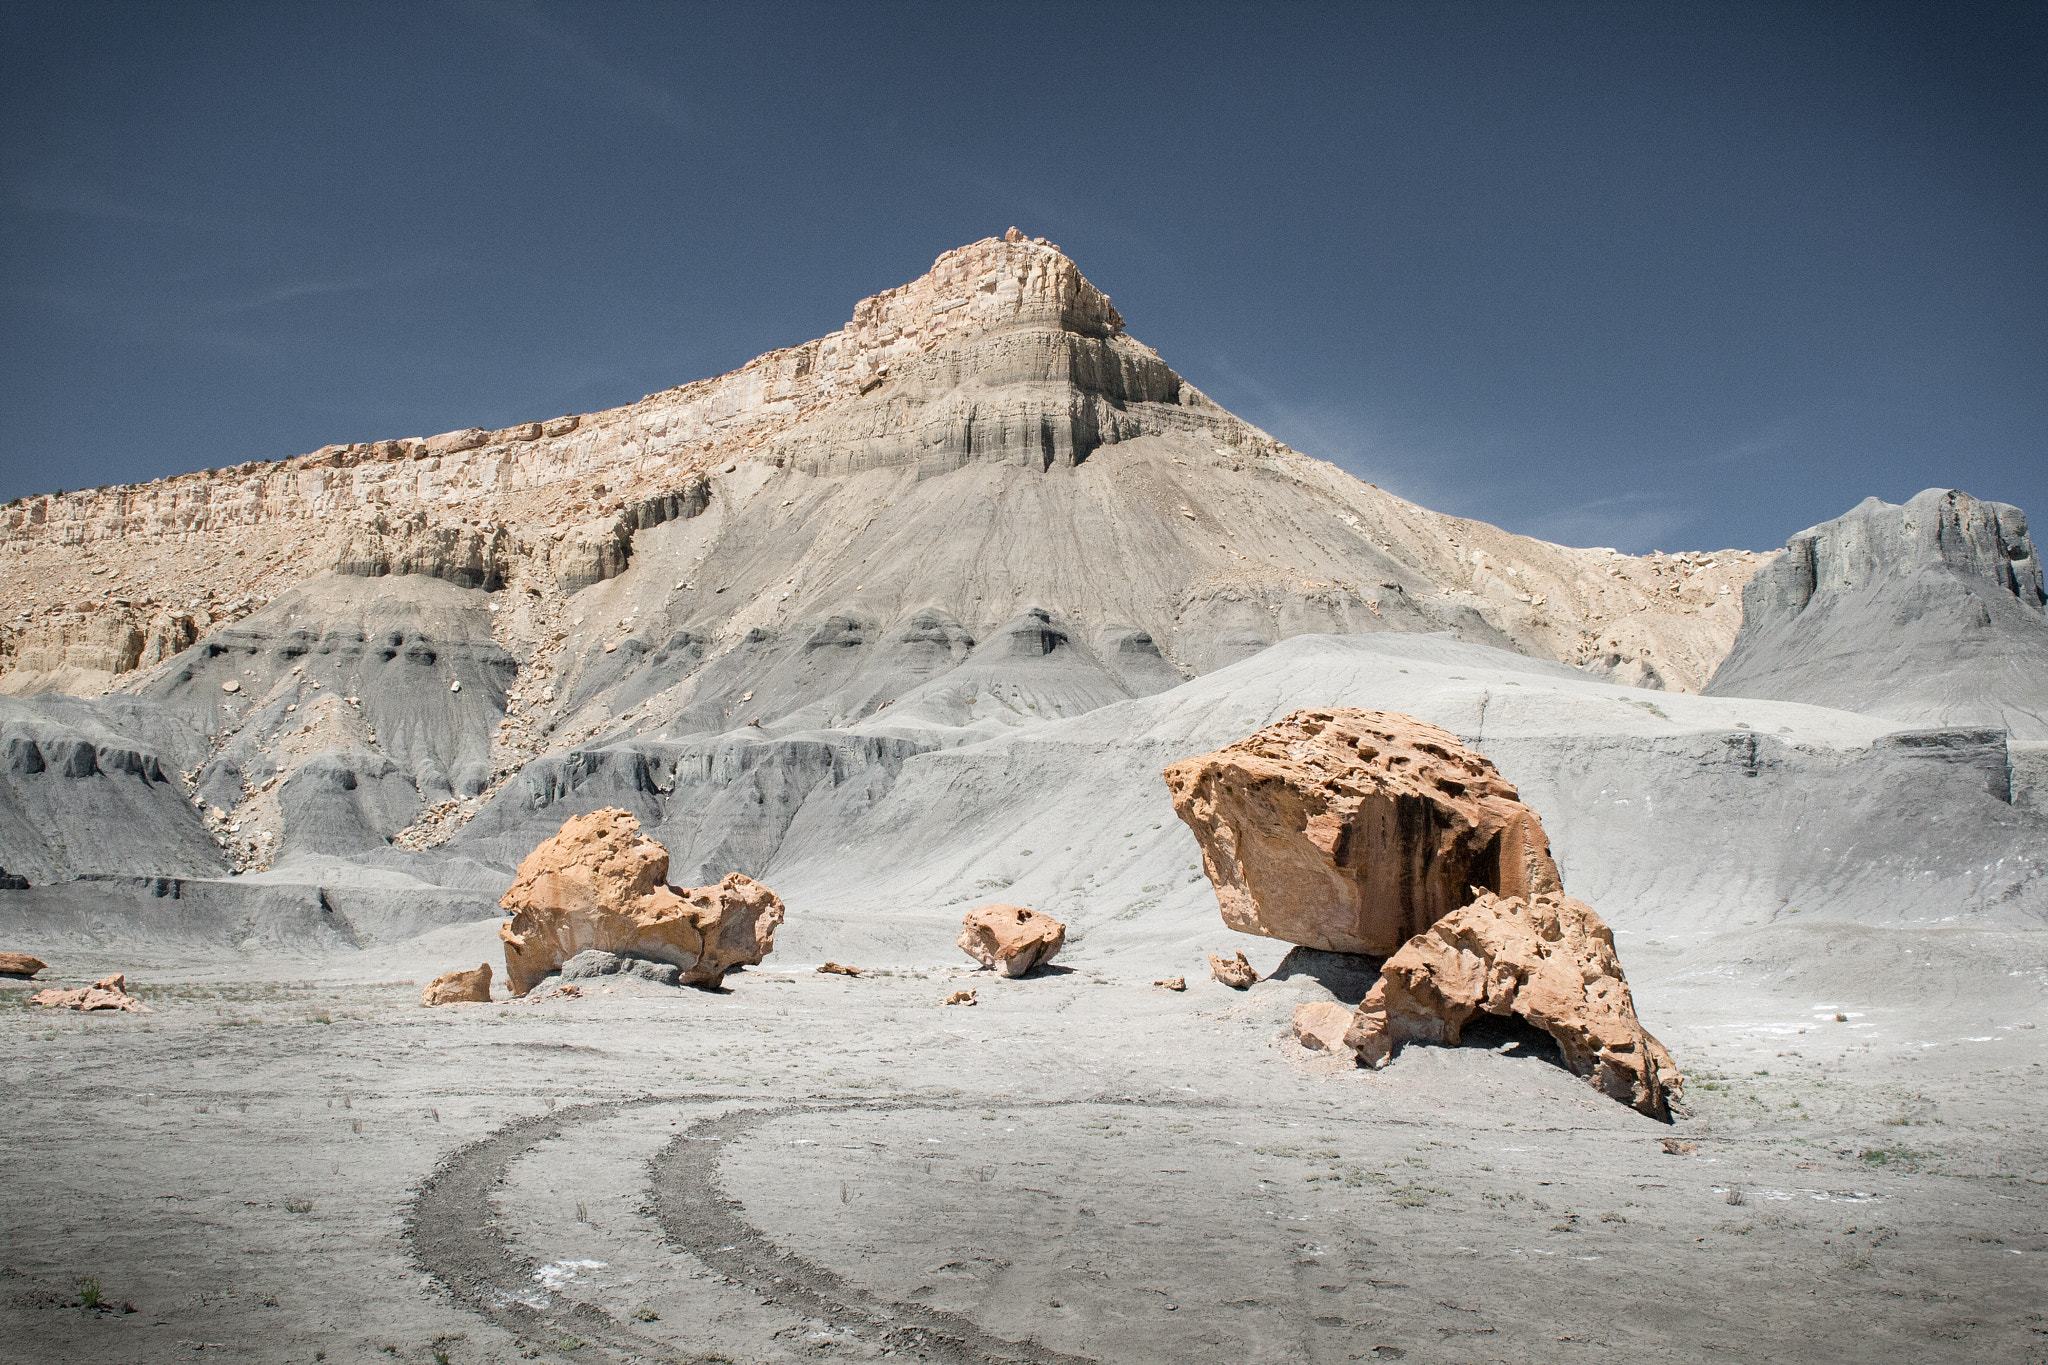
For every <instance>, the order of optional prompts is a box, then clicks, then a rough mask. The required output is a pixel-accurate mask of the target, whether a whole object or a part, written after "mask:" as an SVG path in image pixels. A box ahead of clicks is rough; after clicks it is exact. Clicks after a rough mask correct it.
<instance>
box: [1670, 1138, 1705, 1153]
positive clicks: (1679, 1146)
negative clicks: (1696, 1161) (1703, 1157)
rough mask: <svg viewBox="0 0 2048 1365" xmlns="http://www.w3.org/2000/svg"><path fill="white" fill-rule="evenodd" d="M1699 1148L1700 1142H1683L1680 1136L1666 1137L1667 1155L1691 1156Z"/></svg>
mask: <svg viewBox="0 0 2048 1365" xmlns="http://www.w3.org/2000/svg"><path fill="white" fill-rule="evenodd" d="M1698 1150H1699V1144H1697V1143H1692V1142H1683V1141H1680V1140H1679V1139H1678V1138H1665V1139H1664V1155H1666V1156H1691V1155H1692V1154H1693V1153H1694V1152H1697V1151H1698Z"/></svg>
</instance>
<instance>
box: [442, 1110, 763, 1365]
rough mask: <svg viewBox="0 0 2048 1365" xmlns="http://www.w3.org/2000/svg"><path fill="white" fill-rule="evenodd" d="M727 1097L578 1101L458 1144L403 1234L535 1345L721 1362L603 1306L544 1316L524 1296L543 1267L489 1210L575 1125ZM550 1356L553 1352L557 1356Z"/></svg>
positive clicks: (472, 1303) (461, 1298)
mask: <svg viewBox="0 0 2048 1365" xmlns="http://www.w3.org/2000/svg"><path fill="white" fill-rule="evenodd" d="M727 1098H729V1097H727V1096H724V1095H662V1096H657V1095H643V1096H640V1097H638V1098H636V1099H630V1100H601V1101H598V1102H596V1103H593V1104H579V1105H573V1106H571V1107H569V1108H566V1109H558V1110H555V1111H554V1112H552V1113H548V1114H543V1115H536V1116H534V1117H532V1118H525V1119H515V1120H513V1121H512V1122H511V1123H508V1124H506V1125H505V1126H504V1127H502V1128H500V1129H498V1130H497V1131H496V1132H494V1133H492V1134H491V1135H490V1136H488V1137H485V1138H482V1139H479V1140H478V1141H476V1142H472V1143H469V1144H468V1145H466V1146H463V1147H458V1148H456V1149H455V1151H453V1152H451V1153H450V1154H449V1155H448V1156H447V1157H445V1158H444V1159H443V1160H442V1162H441V1164H440V1165H439V1166H437V1167H435V1168H434V1172H433V1174H432V1175H430V1176H428V1177H427V1178H426V1180H424V1181H423V1182H421V1184H420V1190H419V1193H418V1194H417V1195H415V1196H414V1197H413V1201H412V1208H411V1211H410V1213H409V1215H408V1217H407V1218H406V1225H405V1231H404V1234H403V1235H404V1238H405V1240H406V1241H408V1242H410V1243H411V1244H412V1253H413V1258H414V1259H415V1260H416V1261H418V1262H419V1265H420V1268H421V1269H423V1270H425V1271H426V1272H427V1274H429V1275H431V1276H432V1277H433V1278H434V1279H435V1280H436V1281H438V1282H439V1283H440V1285H441V1287H442V1288H443V1289H444V1290H445V1291H446V1292H447V1294H448V1296H449V1297H450V1298H452V1299H454V1301H455V1302H456V1303H457V1304H459V1305H460V1306H462V1307H464V1308H467V1309H468V1310H469V1311H471V1312H473V1313H475V1314H477V1315H478V1316H479V1317H482V1318H484V1319H486V1320H488V1321H490V1322H492V1323H495V1324H496V1325H498V1326H499V1327H502V1328H503V1329H505V1330H506V1331H507V1332H510V1333H512V1334H514V1335H515V1336H521V1337H528V1338H534V1339H537V1340H538V1339H546V1338H548V1337H550V1336H551V1335H552V1337H553V1338H554V1339H555V1340H556V1341H558V1342H559V1340H560V1338H561V1337H562V1336H564V1335H575V1336H578V1337H582V1338H583V1339H585V1340H586V1341H592V1342H596V1343H598V1344H600V1345H603V1346H607V1347H610V1348H611V1349H613V1350H615V1351H619V1352H621V1353H623V1354H625V1355H627V1356H630V1357H638V1358H641V1359H646V1360H657V1361H673V1362H679V1363H680V1365H700V1363H701V1362H707V1361H710V1360H714V1359H717V1360H722V1359H724V1357H707V1356H701V1355H697V1354H694V1353H691V1352H687V1351H682V1350H679V1349H677V1348H676V1347H674V1346H671V1345H669V1344H668V1343H666V1342H662V1341H656V1340H655V1339H654V1338H652V1337H648V1336H644V1335H642V1334H640V1333H638V1332H633V1331H630V1330H628V1329H627V1328H626V1327H625V1326H624V1325H623V1324H622V1323H620V1322H619V1321H618V1320H617V1319H616V1318H614V1317H612V1315H611V1314H609V1313H607V1312H605V1311H604V1310H603V1309H602V1308H599V1307H597V1306H596V1305H595V1304H590V1303H575V1302H570V1301H564V1302H563V1303H562V1304H561V1305H560V1306H559V1308H555V1307H550V1308H549V1309H547V1310H546V1311H542V1310H539V1309H535V1308H533V1307H530V1306H529V1305H527V1304H525V1303H522V1302H520V1301H519V1299H518V1298H516V1297H515V1295H516V1294H518V1293H520V1292H524V1291H526V1290H528V1289H529V1287H530V1286H531V1285H532V1284H533V1276H534V1272H535V1271H536V1270H537V1269H538V1268H539V1263H538V1262H536V1261H534V1260H533V1259H532V1258H530V1257H526V1256H522V1255H520V1254H518V1253H517V1252H515V1251H514V1250H513V1249H512V1243H511V1241H510V1239H508V1238H507V1237H506V1236H505V1234H504V1233H503V1231H501V1230H500V1228H499V1227H498V1223H497V1219H496V1216H495V1215H494V1213H493V1211H492V1208H491V1194H492V1191H494V1190H495V1189H497V1187H498V1186H499V1185H501V1184H503V1183H504V1178H505V1174H506V1172H508V1171H509V1170H510V1169H511V1167H512V1163H513V1162H515V1161H517V1160H519V1158H521V1157H522V1156H524V1155H526V1153H527V1152H529V1151H531V1150H532V1149H533V1147H534V1145H535V1144H536V1143H540V1142H545V1141H547V1140H548V1139H550V1138H558V1137H561V1136H562V1135H563V1134H564V1133H566V1132H568V1131H569V1130H570V1129H571V1128H576V1127H580V1126H582V1125H583V1124H586V1123H594V1122H597V1121H598V1120H601V1119H608V1118H614V1117H616V1116H618V1115H619V1114H622V1113H625V1112H627V1111H628V1110H633V1109H645V1108H649V1107H651V1106H655V1105H665V1104H666V1105H687V1104H693V1103H699V1104H708V1103H716V1102H719V1101H723V1100H725V1099H727ZM551 1354H552V1353H551Z"/></svg>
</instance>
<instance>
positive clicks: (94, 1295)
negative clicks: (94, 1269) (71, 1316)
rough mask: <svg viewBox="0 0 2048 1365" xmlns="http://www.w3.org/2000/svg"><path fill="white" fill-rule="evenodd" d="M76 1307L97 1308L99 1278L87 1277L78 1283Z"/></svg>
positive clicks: (98, 1302)
mask: <svg viewBox="0 0 2048 1365" xmlns="http://www.w3.org/2000/svg"><path fill="white" fill-rule="evenodd" d="M78 1306H79V1307H80V1308H97V1307H99V1306H100V1277H99V1276H97V1275H88V1276H86V1277H85V1278H84V1279H82V1280H80V1281H79V1282H78Z"/></svg>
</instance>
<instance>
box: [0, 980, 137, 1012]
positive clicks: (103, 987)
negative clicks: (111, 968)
mask: <svg viewBox="0 0 2048 1365" xmlns="http://www.w3.org/2000/svg"><path fill="white" fill-rule="evenodd" d="M28 1002H29V1004H31V1005H41V1006H42V1007H43V1008H44V1009H50V1010H77V1011H78V1012H79V1013H81V1014H86V1013H90V1012H91V1011H93V1010H126V1011H128V1012H129V1013H130V1014H144V1013H147V1012H148V1009H149V1007H148V1006H147V1005H145V1004H143V1003H142V1002H141V1001H140V1000H138V999H136V998H135V997H134V996H132V995H130V994H128V978H127V976H126V975H124V974H123V973H120V972H115V973H114V974H113V975H112V976H103V977H101V978H100V979H99V980H97V981H95V982H93V983H92V984H91V985H90V986H81V987H79V988H78V989H76V990H69V991H65V990H58V989H56V988H54V987H53V988H51V989H50V990H46V991H37V992H36V993H35V994H34V995H31V996H30V997H29V998H28Z"/></svg>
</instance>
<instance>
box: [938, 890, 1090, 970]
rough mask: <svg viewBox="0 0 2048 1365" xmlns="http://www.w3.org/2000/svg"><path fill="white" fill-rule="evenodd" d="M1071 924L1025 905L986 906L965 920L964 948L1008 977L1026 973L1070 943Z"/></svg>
mask: <svg viewBox="0 0 2048 1365" xmlns="http://www.w3.org/2000/svg"><path fill="white" fill-rule="evenodd" d="M1066 942H1067V926H1066V925H1064V924H1061V923H1060V922H1059V921H1058V920H1056V919H1054V918H1053V917H1052V916H1051V915H1041V914H1040V913H1038V912H1037V911H1036V910H1026V909H1025V908H1024V907H1023V906H1021V905H984V906H982V907H981V908H980V909H978V910H969V911H968V912H967V915H966V918H965V919H964V920H963V921H962V927H961V930H960V949H961V951H962V952H964V953H966V954H967V955H968V956H969V957H971V958H973V959H974V960H975V961H976V962H979V963H980V964H981V965H982V966H984V967H987V968H989V969H991V970H993V971H998V972H1001V973H1002V974H1003V975H1004V976H1022V975H1024V973H1026V972H1028V971H1030V970H1031V969H1032V968H1033V967H1036V966H1039V965H1040V964H1042V963H1046V962H1050V961H1052V960H1053V958H1054V957H1055V956H1056V955H1057V954H1058V953H1059V950H1060V949H1061V948H1063V947H1065V946H1066Z"/></svg>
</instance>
